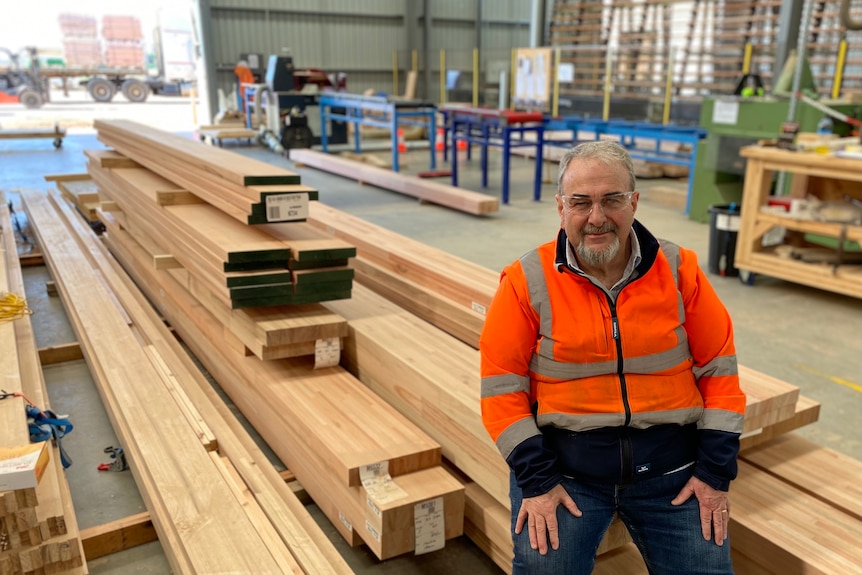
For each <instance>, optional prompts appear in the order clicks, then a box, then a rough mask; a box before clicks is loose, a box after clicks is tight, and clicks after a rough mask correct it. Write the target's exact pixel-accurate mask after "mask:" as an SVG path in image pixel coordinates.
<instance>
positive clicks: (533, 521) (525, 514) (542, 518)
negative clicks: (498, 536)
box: [515, 485, 582, 555]
mask: <svg viewBox="0 0 862 575" xmlns="http://www.w3.org/2000/svg"><path fill="white" fill-rule="evenodd" d="M558 505H562V506H563V507H565V508H566V509H568V510H569V512H570V513H571V514H572V515H574V516H575V517H580V516H581V515H582V514H581V510H580V509H578V506H577V505H575V501H574V499H572V498H571V497H569V494H568V492H566V490H565V488H564V487H563V486H562V485H557V486H556V487H554V488H553V489H551V490H550V491H548V492H547V493H544V494H542V495H538V496H536V497H527V498H525V499H524V500H523V501H522V502H521V509H519V510H518V521H517V522H516V523H515V533H520V532H521V530H522V529H523V528H524V523H525V522H526V523H527V528H528V529H529V530H530V531H529V533H530V547H532V548H533V549H538V550H539V553H541V554H542V555H544V554H546V553H547V552H548V536H550V539H551V547H552V548H553V549H559V548H560V532H559V525H558V524H557V506H558Z"/></svg>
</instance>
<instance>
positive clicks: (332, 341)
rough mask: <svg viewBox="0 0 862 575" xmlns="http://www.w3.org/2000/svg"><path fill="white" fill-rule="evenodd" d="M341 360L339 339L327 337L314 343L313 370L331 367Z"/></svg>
mask: <svg viewBox="0 0 862 575" xmlns="http://www.w3.org/2000/svg"><path fill="white" fill-rule="evenodd" d="M340 360H341V339H339V338H337V337H327V338H323V339H318V340H317V341H315V342H314V369H317V368H319V367H320V368H322V367H333V366H336V365H338V362H339V361H340Z"/></svg>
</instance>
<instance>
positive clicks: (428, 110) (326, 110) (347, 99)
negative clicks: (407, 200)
mask: <svg viewBox="0 0 862 575" xmlns="http://www.w3.org/2000/svg"><path fill="white" fill-rule="evenodd" d="M318 106H319V107H320V125H321V126H327V125H328V121H333V120H334V121H340V122H349V123H351V124H355V125H356V129H355V130H353V148H354V152H356V153H357V154H359V153H361V152H362V150H361V143H360V130H359V126H376V127H378V128H387V129H388V130H389V132H390V139H391V142H392V171H393V172H397V171H398V153H399V151H398V148H399V141H398V128H399V127H401V126H422V127H424V128H425V129H426V130H427V132H428V139H429V141H430V148H429V150H430V162H429V165H430V169H431V170H433V169H435V168H436V167H437V161H436V158H435V156H434V145H435V138H436V133H437V126H436V123H437V118H436V108H435V107H434V104H432V103H430V102H425V101H421V100H398V99H394V98H385V97H381V96H363V95H359V94H345V93H344V92H324V93H322V94H321V95H320V99H319V100H318ZM328 145H329V137H328V135H327V133H326V130H323V129H322V130H321V132H320V147H321V149H322V150H323V151H324V152H326V151H327V148H328Z"/></svg>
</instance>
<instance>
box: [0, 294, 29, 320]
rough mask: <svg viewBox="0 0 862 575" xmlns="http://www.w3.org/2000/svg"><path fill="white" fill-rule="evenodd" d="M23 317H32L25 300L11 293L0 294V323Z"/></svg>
mask: <svg viewBox="0 0 862 575" xmlns="http://www.w3.org/2000/svg"><path fill="white" fill-rule="evenodd" d="M25 315H33V310H31V309H30V308H29V307H27V300H26V299H24V298H22V297H21V296H19V295H18V294H14V293H12V292H0V323H6V322H9V321H13V320H16V319H19V318H22V317H24V316H25Z"/></svg>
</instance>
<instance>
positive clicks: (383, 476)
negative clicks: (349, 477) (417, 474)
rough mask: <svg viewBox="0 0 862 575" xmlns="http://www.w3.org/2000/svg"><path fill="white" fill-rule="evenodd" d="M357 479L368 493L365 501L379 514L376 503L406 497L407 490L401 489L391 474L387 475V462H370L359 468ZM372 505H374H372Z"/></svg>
mask: <svg viewBox="0 0 862 575" xmlns="http://www.w3.org/2000/svg"><path fill="white" fill-rule="evenodd" d="M359 479H360V481H362V487H364V488H365V491H366V492H367V493H368V498H367V502H368V503H369V507H371V509H372V511H375V510H376V512H377V515H378V516H379V515H380V509H379V508H378V507H377V505H379V504H381V503H389V502H391V501H397V500H398V499H402V498H404V497H407V492H406V491H404V490H403V489H401V488H400V487H399V486H398V484H397V483H395V480H393V479H392V476H391V475H389V462H388V461H380V462H379V463H370V464H368V465H363V466H362V467H360V468H359ZM372 505H374V506H373V507H372Z"/></svg>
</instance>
